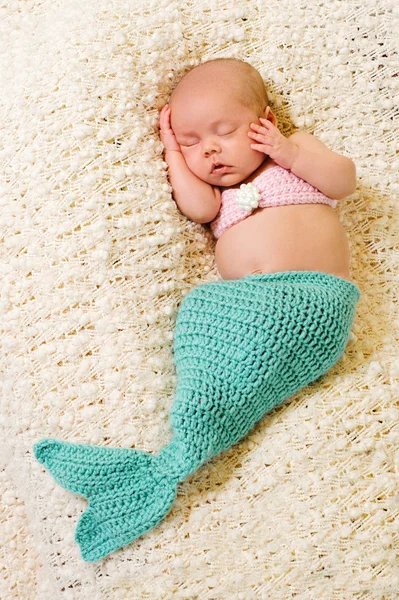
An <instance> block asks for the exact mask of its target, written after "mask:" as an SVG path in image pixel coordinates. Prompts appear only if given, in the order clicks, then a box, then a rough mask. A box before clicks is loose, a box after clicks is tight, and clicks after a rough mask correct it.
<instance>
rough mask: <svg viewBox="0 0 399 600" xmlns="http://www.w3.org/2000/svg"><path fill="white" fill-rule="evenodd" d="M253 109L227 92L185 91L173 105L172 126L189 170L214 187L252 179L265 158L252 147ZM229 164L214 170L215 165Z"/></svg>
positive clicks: (257, 118) (256, 117) (256, 118)
mask: <svg viewBox="0 0 399 600" xmlns="http://www.w3.org/2000/svg"><path fill="white" fill-rule="evenodd" d="M259 116H261V117H264V115H258V114H257V113H256V112H255V111H254V110H253V109H250V108H248V107H246V106H243V105H242V104H241V103H239V102H238V100H236V99H235V98H234V97H232V95H231V94H230V95H229V93H228V91H227V92H220V91H210V90H209V89H207V90H206V93H205V92H204V93H197V94H196V93H192V92H190V91H189V92H185V94H184V95H182V96H181V97H178V98H177V99H176V101H175V103H173V105H172V106H171V127H172V130H173V132H174V134H175V137H176V139H177V141H178V143H179V144H180V148H181V151H182V154H183V156H184V158H185V161H186V163H187V166H188V167H189V169H190V170H191V171H192V172H193V173H194V174H195V175H196V176H197V177H199V178H200V179H202V180H203V181H206V182H207V183H210V184H211V185H215V186H220V187H223V186H227V187H228V186H232V185H235V184H236V183H239V182H241V181H243V180H244V179H246V178H247V177H249V175H251V173H253V172H254V171H255V169H257V168H258V167H259V166H260V165H261V164H262V163H263V162H264V160H265V158H266V155H265V154H263V153H261V152H258V151H257V150H254V149H253V148H251V144H253V143H254V142H253V139H251V138H250V137H249V136H248V131H251V128H250V124H251V123H258V124H259V125H260V124H261V123H260V121H259ZM215 162H219V163H222V164H223V165H229V167H230V168H229V169H227V170H226V171H225V172H218V171H217V170H216V171H213V163H215Z"/></svg>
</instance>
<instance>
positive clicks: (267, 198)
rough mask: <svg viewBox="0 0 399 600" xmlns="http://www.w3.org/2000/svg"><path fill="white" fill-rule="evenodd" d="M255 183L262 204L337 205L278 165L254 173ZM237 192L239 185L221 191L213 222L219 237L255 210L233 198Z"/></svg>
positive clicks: (263, 205)
mask: <svg viewBox="0 0 399 600" xmlns="http://www.w3.org/2000/svg"><path fill="white" fill-rule="evenodd" d="M252 183H253V184H254V185H255V186H256V187H257V189H258V191H259V193H260V195H261V200H260V201H259V205H258V207H259V208H264V207H266V206H284V205H287V204H318V203H320V204H329V205H330V206H332V208H335V207H336V206H337V200H333V199H332V198H329V197H328V196H326V195H325V194H323V193H322V192H320V191H319V190H318V189H317V188H315V187H313V186H312V185H310V183H307V181H304V180H303V179H301V178H300V177H297V176H296V175H294V173H292V172H291V171H288V170H287V169H283V168H282V167H280V166H279V165H276V166H274V167H270V168H269V169H266V171H263V172H262V173H261V174H260V175H258V177H255V179H254V180H253V182H252ZM237 192H239V189H228V190H225V191H224V192H222V194H221V205H220V209H219V212H218V214H217V215H216V217H215V219H214V220H213V221H211V223H210V228H211V231H212V233H213V235H214V236H215V238H216V239H218V238H219V237H220V236H221V235H222V233H224V232H225V231H226V230H227V229H229V228H230V227H232V226H233V225H236V223H239V222H240V221H242V220H243V219H246V218H247V217H249V215H250V214H251V213H252V210H254V209H249V210H245V209H242V208H241V207H240V206H238V204H236V202H235V201H234V198H235V196H236V194H237Z"/></svg>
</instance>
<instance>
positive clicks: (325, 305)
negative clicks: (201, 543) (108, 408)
mask: <svg viewBox="0 0 399 600" xmlns="http://www.w3.org/2000/svg"><path fill="white" fill-rule="evenodd" d="M160 135H161V139H162V142H163V144H164V146H165V160H166V162H167V165H168V171H169V177H170V180H171V184H172V189H173V196H174V199H175V200H176V202H177V205H178V207H179V209H180V210H181V211H182V213H183V214H185V215H187V217H189V218H190V219H192V220H193V221H195V222H196V223H204V224H205V223H209V224H210V227H211V230H212V232H213V234H214V235H215V237H216V238H217V240H218V241H217V244H216V261H217V265H218V268H219V271H220V274H221V276H222V279H221V280H218V281H212V282H206V283H204V284H201V285H199V286H197V287H194V288H193V289H191V290H190V291H189V292H188V293H187V294H186V295H185V297H184V298H183V299H182V302H181V304H180V307H179V311H178V314H177V317H176V326H175V331H174V340H173V356H174V361H175V367H176V381H177V384H176V391H175V396H174V399H173V402H171V413H170V415H171V419H170V420H171V429H172V435H171V441H170V442H169V444H167V445H166V446H164V447H163V448H162V449H161V451H160V452H159V454H158V455H154V454H152V453H149V452H144V451H143V450H140V449H136V448H115V447H108V446H107V447H101V446H89V445H85V444H73V443H70V442H67V441H65V440H57V439H51V438H49V439H44V440H41V441H39V442H38V443H36V444H35V449H34V450H35V456H36V458H37V459H38V460H39V461H40V462H41V463H42V464H43V465H44V466H45V467H46V468H47V469H48V470H49V471H50V472H51V473H52V475H53V476H54V478H55V479H56V481H58V483H60V484H61V485H62V486H64V487H65V488H67V489H68V490H71V491H72V492H75V493H77V494H79V495H81V496H84V497H85V498H87V499H88V507H87V509H86V510H85V512H84V513H83V515H82V516H81V517H80V519H79V523H78V525H77V528H76V535H75V539H76V541H77V542H78V543H79V545H80V547H81V552H82V558H83V559H84V560H87V561H90V562H93V561H96V560H99V559H101V558H103V557H105V556H107V555H108V554H110V553H111V552H114V551H115V550H117V549H118V548H121V547H122V546H125V545H126V544H129V543H130V542H132V541H133V540H135V539H136V538H138V537H139V536H141V535H143V534H145V533H146V532H147V531H149V530H150V529H152V528H153V527H155V526H156V525H157V524H158V523H159V522H160V521H161V520H162V519H163V518H164V517H165V516H166V515H167V513H168V512H169V511H170V509H171V507H172V505H173V503H174V500H175V498H176V495H177V486H178V484H179V482H181V481H183V480H184V479H185V478H186V477H188V476H189V475H190V474H192V473H193V472H194V471H196V470H197V469H198V468H199V467H200V466H201V465H202V464H204V463H205V462H207V461H208V460H210V459H212V458H213V457H214V456H216V455H218V454H219V453H221V452H223V451H224V450H226V449H227V448H230V447H231V446H232V445H234V444H236V443H237V442H238V441H239V440H241V439H242V438H243V437H244V436H246V435H247V434H248V433H249V432H250V430H251V429H252V428H253V426H254V425H255V424H256V423H257V422H258V421H259V420H260V419H262V417H263V416H264V415H265V414H266V413H267V412H269V411H270V410H272V409H273V408H275V407H277V406H279V405H280V404H281V403H282V402H284V401H285V400H288V399H289V398H291V397H292V396H294V395H295V394H297V393H298V391H299V390H301V389H302V388H304V387H305V386H307V385H308V384H309V383H311V382H315V381H316V380H317V379H319V378H320V377H321V376H323V375H324V374H325V373H327V371H329V370H330V369H331V368H332V367H333V366H334V365H335V364H336V363H337V361H338V360H339V359H340V358H341V357H342V355H343V353H344V351H345V347H346V345H347V342H348V339H349V335H350V329H351V325H352V322H353V319H354V316H355V310H356V304H357V302H358V300H359V298H360V290H359V288H358V287H357V286H356V285H355V284H354V283H353V282H352V281H351V279H350V275H349V251H348V241H347V238H346V235H345V232H344V230H343V228H342V226H341V224H340V221H339V219H338V217H337V215H336V213H335V212H334V208H335V206H336V203H337V200H339V199H341V198H344V197H345V196H346V195H347V194H350V193H352V192H353V191H354V189H355V185H356V174H355V166H354V164H353V162H352V161H351V160H350V159H349V158H346V157H344V156H340V155H339V154H336V153H335V152H333V151H331V150H329V149H328V148H326V146H325V145H324V144H323V143H322V142H320V141H319V140H318V139H317V138H315V137H313V136H312V135H309V134H307V133H305V132H302V131H299V132H297V133H294V134H293V135H291V136H290V137H289V138H286V137H284V136H283V135H282V134H281V133H280V132H279V130H278V128H277V120H276V117H275V116H274V114H273V113H272V111H271V110H270V107H269V106H268V101H267V95H266V91H265V87H264V84H263V82H262V79H261V77H260V75H259V73H258V72H257V71H256V70H255V69H253V68H252V67H251V66H250V65H248V64H247V63H244V62H242V61H237V60H234V59H230V60H215V61H209V62H208V63H204V64H202V65H200V66H199V67H196V68H195V69H193V70H191V71H189V72H188V73H187V74H186V75H185V76H184V77H183V78H182V80H181V81H180V82H179V83H178V85H177V86H176V87H175V89H174V90H173V92H172V95H171V98H170V106H169V105H166V106H165V107H164V108H163V109H162V111H161V115H160ZM264 435H267V430H266V429H265V430H264ZM281 452H283V453H284V448H281ZM174 518H175V519H177V520H178V519H179V518H181V515H180V516H179V514H178V513H176V515H175V517H174ZM172 523H173V521H172ZM159 535H162V533H160V534H159ZM154 543H155V542H154Z"/></svg>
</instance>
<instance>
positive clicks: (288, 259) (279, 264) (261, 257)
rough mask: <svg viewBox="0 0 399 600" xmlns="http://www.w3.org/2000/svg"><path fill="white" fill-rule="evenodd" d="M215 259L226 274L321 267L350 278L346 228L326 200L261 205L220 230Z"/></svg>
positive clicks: (228, 276)
mask: <svg viewBox="0 0 399 600" xmlns="http://www.w3.org/2000/svg"><path fill="white" fill-rule="evenodd" d="M215 260H216V265H217V268H218V271H219V273H220V275H221V277H222V278H223V279H240V278H241V277H245V276H246V275H250V274H252V273H255V272H257V273H277V272H279V271H321V272H323V273H332V274H333V275H336V276H338V277H343V278H344V279H348V280H349V281H351V275H350V271H349V260H350V249H349V241H348V238H347V234H346V232H345V229H344V228H343V226H342V224H341V222H340V220H339V217H338V214H337V213H336V212H335V211H334V209H333V208H332V207H331V206H329V205H327V204H301V205H294V204H293V205H288V206H273V207H267V208H260V209H256V210H255V211H254V212H253V213H252V214H251V215H250V216H249V217H247V218H246V219H244V221H240V223H237V225H234V226H233V227H231V228H230V229H228V230H227V231H225V232H224V233H223V234H222V235H221V237H220V238H219V239H218V241H217V243H216V248H215Z"/></svg>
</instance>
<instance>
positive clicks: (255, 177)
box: [160, 59, 356, 281]
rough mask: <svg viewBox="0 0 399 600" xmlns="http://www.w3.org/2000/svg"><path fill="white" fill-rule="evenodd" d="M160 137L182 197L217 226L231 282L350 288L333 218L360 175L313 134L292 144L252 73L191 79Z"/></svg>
mask: <svg viewBox="0 0 399 600" xmlns="http://www.w3.org/2000/svg"><path fill="white" fill-rule="evenodd" d="M160 137H161V140H162V143H163V145H164V147H165V154H164V156H165V161H166V162H167V164H168V173H169V179H170V182H171V185H172V189H173V197H174V199H175V201H176V203H177V205H178V207H179V209H180V210H181V212H182V213H183V214H184V215H186V216H187V217H188V218H189V219H191V220H192V221H195V222H196V223H210V227H211V230H212V232H213V234H214V236H215V238H217V240H218V241H217V244H216V249H215V259H216V264H217V267H218V270H219V273H220V275H221V276H222V278H223V279H239V278H241V277H245V276H246V275H249V274H255V273H275V272H280V271H289V270H291V271H292V270H298V271H321V272H325V273H331V274H333V275H336V276H338V277H342V278H344V279H347V280H349V281H350V280H351V277H350V272H349V257H350V254H349V243H348V239H347V236H346V233H345V230H344V228H343V226H342V224H341V222H340V220H339V217H338V215H337V213H336V212H335V211H334V208H335V206H336V204H337V200H339V199H342V198H344V197H345V196H347V195H349V194H351V193H353V191H354V190H355V188H356V169H355V165H354V163H353V161H352V160H350V159H349V158H347V157H344V156H342V155H340V154H337V153H335V152H333V151H332V150H329V149H328V148H327V147H326V146H325V145H324V144H323V143H322V142H321V141H320V140H318V139H317V138H316V137H314V136H313V135H310V134H308V133H306V132H304V131H298V132H296V133H294V134H293V135H291V136H289V137H288V138H286V137H284V136H283V135H282V134H281V133H280V131H279V130H278V128H277V119H276V117H275V115H274V114H273V112H272V110H271V109H270V106H269V105H268V98H267V92H266V89H265V85H264V83H263V80H262V77H261V76H260V74H259V73H258V71H257V70H256V69H255V68H253V67H252V66H251V65H249V64H248V63H246V62H244V61H240V60H236V59H216V60H211V61H208V62H206V63H203V64H201V65H199V66H197V67H195V68H194V69H192V70H191V71H189V72H188V73H187V74H186V75H185V76H184V77H183V78H182V79H181V80H180V81H179V83H178V84H177V86H176V87H175V89H174V90H173V92H172V94H171V97H170V103H169V104H166V106H164V107H163V109H162V111H161V114H160ZM249 183H250V184H251V185H247V184H249ZM240 184H241V185H240ZM242 184H244V186H242ZM261 196H262V197H261Z"/></svg>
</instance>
